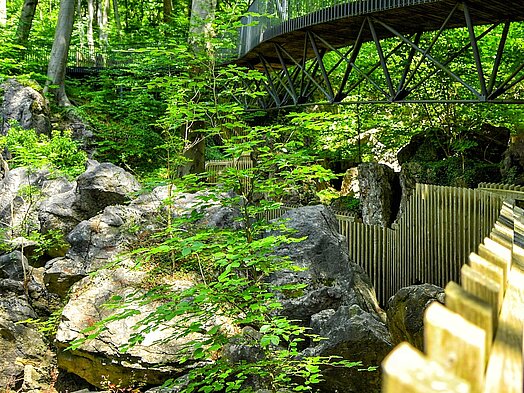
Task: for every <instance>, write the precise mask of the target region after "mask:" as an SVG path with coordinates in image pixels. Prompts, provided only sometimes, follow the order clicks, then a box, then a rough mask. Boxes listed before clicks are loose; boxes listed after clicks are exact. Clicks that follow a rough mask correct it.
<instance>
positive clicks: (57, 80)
mask: <svg viewBox="0 0 524 393" xmlns="http://www.w3.org/2000/svg"><path fill="white" fill-rule="evenodd" d="M74 19H75V0H60V11H59V13H58V22H57V24H56V30H55V39H54V41H53V47H52V48H51V56H50V57H49V66H48V68H47V83H46V86H45V88H44V93H47V92H48V91H51V92H53V93H54V95H55V100H56V102H57V103H58V105H59V106H70V105H71V102H70V101H69V98H67V94H66V92H65V74H66V67H67V53H68V52H69V44H70V43H71V33H72V32H73V23H74Z"/></svg>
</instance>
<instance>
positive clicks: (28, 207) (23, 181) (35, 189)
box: [0, 168, 49, 235]
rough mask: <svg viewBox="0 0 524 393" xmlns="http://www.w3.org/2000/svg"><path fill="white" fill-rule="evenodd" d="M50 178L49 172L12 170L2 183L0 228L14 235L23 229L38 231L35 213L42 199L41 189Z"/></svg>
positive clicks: (0, 192)
mask: <svg viewBox="0 0 524 393" xmlns="http://www.w3.org/2000/svg"><path fill="white" fill-rule="evenodd" d="M48 176H49V172H47V171H36V172H31V171H28V170H27V169H25V168H15V169H12V170H10V171H9V172H8V173H7V175H6V177H5V178H4V179H3V180H2V181H1V182H0V227H4V228H9V229H10V230H11V232H12V233H15V234H16V235H17V232H19V230H17V229H21V228H22V226H23V227H24V228H23V229H24V230H25V231H26V232H28V231H30V230H32V229H35V230H37V229H38V224H37V223H38V218H37V214H36V211H35V206H37V205H38V204H39V203H40V201H41V199H42V194H41V189H42V187H43V186H44V184H45V182H46V181H47V179H48Z"/></svg>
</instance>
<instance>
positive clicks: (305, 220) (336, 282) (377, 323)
mask: <svg viewBox="0 0 524 393" xmlns="http://www.w3.org/2000/svg"><path fill="white" fill-rule="evenodd" d="M283 218H284V219H288V220H289V221H287V222H286V225H287V226H288V227H290V228H293V229H294V230H296V233H294V234H293V236H295V237H303V236H307V239H306V240H303V241H302V242H299V243H291V244H285V245H281V246H279V247H278V248H277V250H276V254H277V255H282V256H284V255H285V256H289V257H290V258H291V260H292V261H294V262H295V264H297V265H298V266H300V267H303V268H305V270H303V271H299V272H288V271H285V272H279V273H277V274H274V275H273V276H272V277H271V278H270V281H271V283H272V284H274V285H282V284H288V283H299V284H306V285H307V286H306V288H305V289H304V292H303V294H299V296H296V294H294V296H292V297H288V298H286V297H285V296H283V297H282V299H281V301H282V304H283V307H284V309H283V314H284V315H286V316H287V317H289V318H290V319H294V320H300V321H302V322H303V323H304V324H305V325H306V326H309V327H311V328H312V330H313V332H314V333H316V334H319V335H321V336H322V337H326V338H327V340H325V341H322V342H321V344H320V345H315V346H313V347H310V348H307V349H306V350H305V353H306V354H309V355H315V356H329V355H339V356H343V357H344V358H345V359H351V360H355V361H357V360H361V361H363V362H364V365H365V366H366V367H367V366H378V365H380V362H381V361H382V359H383V357H384V356H385V355H386V354H387V352H388V351H389V350H390V349H391V343H390V337H389V333H388V331H387V329H386V327H385V324H384V321H383V316H382V314H381V310H380V309H379V307H378V304H377V300H376V297H375V293H374V291H373V288H372V286H371V283H370V281H369V278H368V277H367V276H366V274H365V273H364V271H363V270H362V269H361V268H360V267H359V266H358V265H356V264H355V263H353V262H351V261H349V258H348V254H347V251H346V245H345V239H344V238H343V236H341V235H340V234H339V233H338V230H337V221H336V218H335V216H334V214H333V213H332V212H331V211H330V210H329V209H328V208H327V207H325V206H308V207H301V208H298V209H294V210H291V211H289V212H287V213H286V214H285V215H284V216H283ZM364 353H367V355H366V356H364ZM321 389H322V390H324V391H330V392H333V391H336V390H338V391H340V392H379V391H380V375H379V373H378V372H372V373H371V372H370V373H367V374H364V375H362V373H357V372H356V371H354V370H352V371H346V370H344V369H339V368H337V369H334V370H329V371H328V373H327V378H326V382H325V383H323V384H322V386H321Z"/></svg>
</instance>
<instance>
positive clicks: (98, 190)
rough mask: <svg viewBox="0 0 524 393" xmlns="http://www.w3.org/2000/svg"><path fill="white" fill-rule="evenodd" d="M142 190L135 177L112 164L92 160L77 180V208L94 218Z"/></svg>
mask: <svg viewBox="0 0 524 393" xmlns="http://www.w3.org/2000/svg"><path fill="white" fill-rule="evenodd" d="M139 190H140V184H139V183H138V182H137V181H136V179H135V177H134V176H133V175H132V174H130V173H129V172H126V171H125V170H123V169H122V168H120V167H117V166H116V165H113V164H111V163H101V164H100V163H98V162H96V161H92V160H90V161H89V163H88V168H87V170H86V171H85V172H84V173H83V174H81V175H80V176H78V178H77V180H76V194H77V198H76V200H75V204H74V206H75V208H76V209H78V210H81V211H83V212H85V214H86V215H87V217H93V216H95V215H96V214H98V213H100V212H101V211H102V210H104V208H105V207H107V206H112V205H119V204H123V203H125V202H127V201H129V200H130V199H131V195H132V194H133V193H135V192H137V191H139Z"/></svg>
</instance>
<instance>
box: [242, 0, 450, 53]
mask: <svg viewBox="0 0 524 393" xmlns="http://www.w3.org/2000/svg"><path fill="white" fill-rule="evenodd" d="M435 1H440V0H300V1H294V0H269V1H268V0H255V1H254V2H253V3H252V4H251V6H250V7H249V9H248V13H249V15H248V16H246V17H244V18H243V19H242V23H243V25H244V26H243V27H242V28H241V29H240V34H239V43H238V46H237V47H238V57H239V58H240V57H243V56H244V55H245V54H247V53H248V52H250V51H251V50H252V49H253V48H255V47H256V46H258V45H259V44H260V43H262V42H264V41H267V40H269V39H271V38H273V37H275V36H278V35H280V34H285V33H289V32H291V31H295V30H299V29H303V28H305V27H308V26H313V25H315V24H319V23H324V22H329V21H331V20H335V19H340V18H345V17H351V16H358V15H363V14H368V13H372V12H377V11H385V10H388V9H392V8H398V7H406V6H412V5H418V4H424V3H431V2H435Z"/></svg>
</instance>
